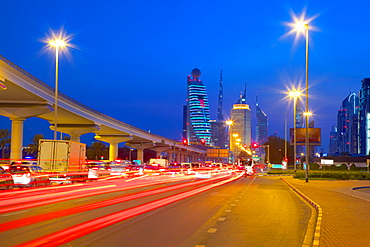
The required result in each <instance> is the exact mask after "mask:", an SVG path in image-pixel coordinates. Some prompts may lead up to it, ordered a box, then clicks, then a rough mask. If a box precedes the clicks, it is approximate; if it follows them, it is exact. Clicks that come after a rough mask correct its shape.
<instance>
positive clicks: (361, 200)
mask: <svg viewBox="0 0 370 247" xmlns="http://www.w3.org/2000/svg"><path fill="white" fill-rule="evenodd" d="M282 178H284V179H285V180H286V181H288V182H289V183H290V184H292V185H293V186H294V187H295V188H296V189H298V190H300V191H301V192H302V193H303V194H304V195H306V196H307V197H309V198H310V199H311V200H313V201H314V202H316V203H317V204H319V205H320V206H321V208H322V211H323V218H322V228H321V235H320V243H319V246H320V247H326V246H328V247H329V246H330V247H333V246H335V247H350V246H354V247H357V246H361V247H365V246H370V194H369V193H364V192H361V189H359V190H352V188H354V187H366V186H370V181H357V180H355V181H333V180H327V181H325V180H309V182H308V183H306V181H305V180H298V179H294V178H292V177H289V176H284V177H282Z"/></svg>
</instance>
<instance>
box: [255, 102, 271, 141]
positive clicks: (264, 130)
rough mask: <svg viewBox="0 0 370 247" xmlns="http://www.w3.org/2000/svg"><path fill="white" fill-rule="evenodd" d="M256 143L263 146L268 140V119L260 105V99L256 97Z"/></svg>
mask: <svg viewBox="0 0 370 247" xmlns="http://www.w3.org/2000/svg"><path fill="white" fill-rule="evenodd" d="M256 118H257V124H256V142H257V143H259V144H261V145H263V144H264V143H265V142H266V141H267V139H268V119H267V116H266V113H264V112H263V111H262V110H261V108H260V107H259V105H258V97H257V96H256Z"/></svg>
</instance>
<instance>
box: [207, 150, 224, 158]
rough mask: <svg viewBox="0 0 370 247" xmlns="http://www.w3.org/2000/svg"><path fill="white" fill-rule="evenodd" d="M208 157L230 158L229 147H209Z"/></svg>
mask: <svg viewBox="0 0 370 247" xmlns="http://www.w3.org/2000/svg"><path fill="white" fill-rule="evenodd" d="M207 157H218V158H228V157H229V150H228V149H207Z"/></svg>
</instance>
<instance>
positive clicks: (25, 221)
mask: <svg viewBox="0 0 370 247" xmlns="http://www.w3.org/2000/svg"><path fill="white" fill-rule="evenodd" d="M226 177H230V176H222V177H219V178H215V179H213V180H212V179H211V180H198V181H192V182H188V183H186V184H178V185H172V186H168V187H165V188H157V189H153V190H148V191H144V192H138V193H135V194H131V195H125V196H122V197H120V198H114V199H111V200H107V201H101V202H96V203H93V204H88V205H84V206H80V207H75V208H67V209H63V210H59V211H54V212H50V213H46V214H42V215H35V216H32V217H28V218H22V219H19V220H15V221H10V222H6V223H3V224H0V232H4V231H9V230H12V229H15V228H20V227H24V226H27V225H31V224H36V223H39V222H42V221H47V220H51V219H55V218H61V217H64V216H68V215H73V214H78V213H81V212H86V211H89V210H94V209H98V208H102V207H107V206H110V205H113V204H118V203H122V202H126V201H130V200H135V199H139V198H142V197H146V196H152V195H156V194H160V193H165V192H169V191H173V190H178V189H182V188H186V187H190V186H195V185H202V184H207V183H210V182H215V181H218V180H221V179H224V178H226Z"/></svg>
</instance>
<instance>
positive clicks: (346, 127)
mask: <svg viewBox="0 0 370 247" xmlns="http://www.w3.org/2000/svg"><path fill="white" fill-rule="evenodd" d="M357 119H358V97H357V95H356V94H355V93H350V94H349V95H348V96H347V97H346V98H345V99H344V100H343V101H342V105H341V106H340V109H339V110H338V115H337V131H338V137H337V138H338V139H337V143H338V152H339V153H348V154H357V153H358V138H357V136H358V130H357V126H358V121H357Z"/></svg>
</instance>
